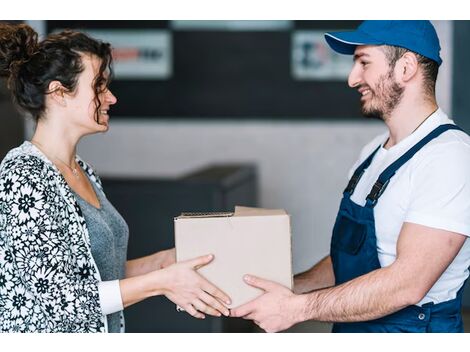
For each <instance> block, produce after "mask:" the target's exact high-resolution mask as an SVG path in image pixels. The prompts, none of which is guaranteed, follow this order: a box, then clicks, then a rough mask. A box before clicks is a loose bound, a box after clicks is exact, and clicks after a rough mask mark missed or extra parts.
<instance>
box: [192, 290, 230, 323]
mask: <svg viewBox="0 0 470 352" xmlns="http://www.w3.org/2000/svg"><path fill="white" fill-rule="evenodd" d="M199 298H200V299H201V301H203V302H204V303H205V304H207V305H209V306H211V307H212V308H214V309H217V310H218V311H219V312H220V313H221V314H223V315H225V316H227V317H228V316H229V315H230V311H229V310H228V308H226V307H225V306H224V305H223V304H222V303H220V302H219V301H218V300H217V299H215V298H214V297H212V296H211V295H209V294H208V293H206V292H204V291H202V292H201V293H200V294H199ZM212 315H214V314H212Z"/></svg>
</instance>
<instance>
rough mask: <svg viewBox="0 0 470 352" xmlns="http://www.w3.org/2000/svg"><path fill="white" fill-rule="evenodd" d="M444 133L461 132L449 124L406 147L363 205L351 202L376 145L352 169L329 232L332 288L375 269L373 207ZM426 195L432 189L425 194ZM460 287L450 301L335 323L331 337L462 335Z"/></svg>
mask: <svg viewBox="0 0 470 352" xmlns="http://www.w3.org/2000/svg"><path fill="white" fill-rule="evenodd" d="M447 130H461V129H460V128H459V127H457V126H455V125H451V124H446V125H441V126H439V127H437V128H436V129H434V130H433V131H432V132H431V133H429V134H428V135H427V136H426V137H424V138H423V139H422V140H421V141H419V142H418V143H416V144H415V145H414V146H413V147H411V148H410V149H409V150H408V151H407V152H406V153H404V154H403V155H402V156H401V157H400V158H398V159H397V160H396V161H395V162H393V163H392V164H391V165H390V166H389V167H387V168H386V169H385V170H384V171H383V172H382V173H381V174H380V176H379V178H378V180H377V182H376V183H375V184H374V186H373V188H372V190H371V192H370V193H369V195H368V196H367V199H366V204H365V206H359V205H357V204H356V203H354V202H353V201H352V200H351V195H352V194H353V192H354V189H355V188H356V185H357V184H358V182H359V180H360V179H361V176H362V175H363V173H364V171H365V170H366V169H367V167H369V165H370V163H371V162H372V159H373V158H374V155H375V154H376V153H377V151H378V150H379V148H380V146H379V147H378V148H377V149H376V150H375V151H374V152H373V153H372V154H371V155H370V156H369V157H368V158H367V159H366V160H365V161H364V162H363V163H362V164H361V165H359V167H358V168H357V170H356V171H355V172H354V174H353V176H352V177H351V180H350V181H349V183H348V186H347V187H346V189H345V190H344V193H343V199H342V201H341V205H340V209H339V212H338V215H337V218H336V223H335V226H334V228H333V237H332V239H331V252H330V255H331V259H332V262H333V270H334V273H335V281H336V285H340V284H342V283H344V282H346V281H349V280H352V279H354V278H356V277H358V276H361V275H364V274H367V273H369V272H371V271H373V270H376V269H379V268H380V267H381V266H380V262H379V258H378V254H377V240H376V235H375V220H374V207H375V205H376V204H377V201H378V200H379V198H380V196H381V195H382V193H383V192H384V190H385V188H386V187H387V185H388V182H389V181H390V179H391V178H392V177H393V175H394V174H395V172H396V171H397V170H398V169H399V168H400V167H401V166H402V165H404V164H405V163H406V162H407V161H408V160H410V159H411V158H412V157H413V155H415V154H416V153H417V152H418V151H419V150H420V149H421V148H422V147H423V146H425V145H426V144H427V143H428V142H430V141H431V140H433V139H434V138H436V137H438V136H439V135H440V134H442V133H444V132H445V131H447ZM430 191H431V190H430ZM462 291H463V286H462V288H461V289H460V290H459V292H458V294H457V297H456V298H455V299H453V300H450V301H447V302H443V303H439V304H434V303H427V304H424V305H423V306H421V307H419V306H414V305H413V306H408V307H406V308H404V309H402V310H400V311H398V312H395V313H393V314H390V315H388V316H385V317H382V318H379V319H376V320H371V321H366V322H355V323H335V324H334V325H333V332H463V324H462V317H461V312H460V310H461V301H462Z"/></svg>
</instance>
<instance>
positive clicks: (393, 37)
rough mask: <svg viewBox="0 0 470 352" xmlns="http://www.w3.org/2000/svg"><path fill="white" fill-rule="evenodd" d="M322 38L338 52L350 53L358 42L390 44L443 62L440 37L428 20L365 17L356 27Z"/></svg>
mask: <svg viewBox="0 0 470 352" xmlns="http://www.w3.org/2000/svg"><path fill="white" fill-rule="evenodd" d="M325 39H326V41H327V43H328V45H329V46H330V47H331V49H333V50H334V51H336V52H338V53H340V54H347V55H353V54H354V50H356V47H357V46H358V45H391V46H399V47H402V48H406V49H408V50H411V51H413V52H415V53H417V54H420V55H422V56H424V57H427V58H428V59H431V60H434V61H436V62H437V64H438V65H441V63H442V59H441V57H440V56H439V52H440V50H441V46H440V45H439V38H438V37H437V33H436V30H435V29H434V26H433V25H432V24H431V22H429V21H364V22H362V23H361V25H360V26H359V27H358V28H357V29H356V30H355V31H348V32H332V33H325Z"/></svg>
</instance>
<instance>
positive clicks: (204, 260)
mask: <svg viewBox="0 0 470 352" xmlns="http://www.w3.org/2000/svg"><path fill="white" fill-rule="evenodd" d="M213 259H214V255H212V254H208V255H203V256H201V257H197V258H194V259H190V260H187V261H186V263H188V264H189V265H190V266H191V267H192V268H194V269H196V270H197V269H199V268H201V267H203V266H204V265H207V264H209V263H210V262H211V261H212V260H213Z"/></svg>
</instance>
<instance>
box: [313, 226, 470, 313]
mask: <svg viewBox="0 0 470 352" xmlns="http://www.w3.org/2000/svg"><path fill="white" fill-rule="evenodd" d="M466 238H467V237H466V236H464V235H461V234H458V233H455V232H450V231H445V230H439V229H434V228H431V227H427V226H423V225H418V224H412V223H404V225H403V227H402V229H401V232H400V235H399V238H398V242H397V258H396V260H395V262H394V263H393V264H391V265H390V266H388V267H385V268H381V269H378V270H375V271H373V272H371V273H369V274H366V275H363V276H360V277H358V278H356V279H354V280H351V281H349V282H346V283H344V284H342V285H339V286H337V287H333V288H329V289H324V290H320V291H316V292H312V293H311V294H307V295H305V297H304V303H305V305H304V307H305V308H304V314H305V318H306V319H305V320H310V319H315V320H321V321H331V322H352V321H364V320H371V319H376V318H379V317H382V316H385V315H388V314H391V313H393V312H396V311H398V310H400V309H402V308H404V307H406V306H409V305H412V304H417V303H418V302H419V301H421V300H422V299H423V298H424V296H425V295H426V293H427V292H428V291H429V290H430V289H431V287H432V286H433V285H434V284H435V283H436V281H437V280H438V279H439V277H440V276H441V275H442V273H443V272H444V271H445V270H446V269H447V267H448V266H449V264H450V263H451V262H452V261H453V260H454V258H455V257H456V256H457V254H458V252H459V251H460V249H461V248H462V246H463V244H464V242H465V240H466Z"/></svg>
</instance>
